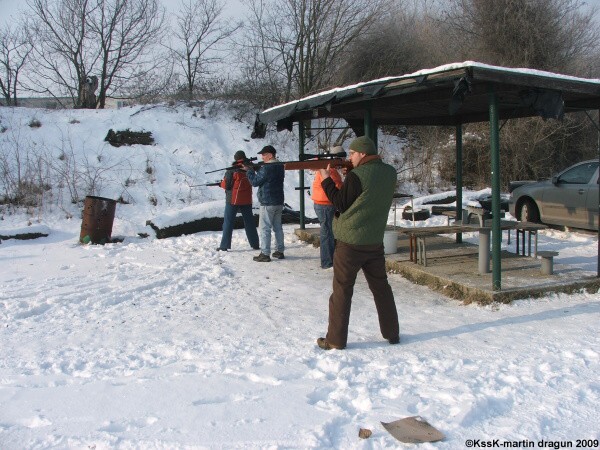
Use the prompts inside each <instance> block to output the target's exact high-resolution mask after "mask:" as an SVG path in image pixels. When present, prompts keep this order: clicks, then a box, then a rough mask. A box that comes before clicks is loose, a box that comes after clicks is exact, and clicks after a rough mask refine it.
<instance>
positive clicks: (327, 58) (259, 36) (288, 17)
mask: <svg viewBox="0 0 600 450" xmlns="http://www.w3.org/2000/svg"><path fill="white" fill-rule="evenodd" d="M245 1H246V4H247V5H248V6H249V7H250V10H251V18H250V21H249V22H250V23H249V26H248V28H247V32H246V34H245V36H244V45H245V47H246V51H247V52H248V53H249V54H252V55H254V56H256V57H257V58H258V60H257V69H258V71H256V70H255V71H254V72H255V73H256V72H258V73H257V75H259V76H260V77H261V78H262V79H263V80H266V83H262V84H269V85H273V86H282V88H283V92H282V93H281V95H282V97H283V98H281V99H280V100H282V101H288V100H290V99H292V98H295V97H298V96H304V95H307V94H309V93H312V92H315V91H318V90H320V89H323V88H326V87H329V86H331V84H332V83H333V80H334V76H335V74H336V70H337V68H338V67H339V65H340V62H341V60H342V59H343V58H344V57H346V56H347V55H346V54H345V51H346V50H347V49H348V46H349V45H350V44H351V43H352V42H353V41H354V40H355V39H357V38H358V37H359V36H360V35H361V34H362V33H364V32H366V31H367V30H368V29H369V27H370V26H371V25H372V24H373V23H374V22H375V19H376V17H378V15H380V14H386V11H387V5H388V3H389V2H387V1H386V0H245ZM253 63H254V61H253Z"/></svg>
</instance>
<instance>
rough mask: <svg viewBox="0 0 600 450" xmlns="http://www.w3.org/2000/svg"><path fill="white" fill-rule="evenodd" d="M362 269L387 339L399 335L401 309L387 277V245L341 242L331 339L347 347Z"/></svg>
mask: <svg viewBox="0 0 600 450" xmlns="http://www.w3.org/2000/svg"><path fill="white" fill-rule="evenodd" d="M360 269H362V271H363V273H364V274H365V278H366V280H367V283H368V285H369V289H370V290H371V292H372V293H373V300H375V307H376V309H377V315H378V316H379V329H380V330H381V335H382V336H383V337H384V339H393V338H395V337H396V336H398V335H399V332H400V327H399V325H398V312H397V310H396V303H395V302H394V294H393V293H392V288H391V286H390V284H389V283H388V280H387V273H386V271H385V256H384V253H383V244H376V245H350V244H346V243H344V242H340V241H337V242H336V246H335V253H334V255H333V293H332V294H331V296H330V297H329V327H328V329H327V341H328V342H330V343H331V344H333V345H336V346H339V347H345V346H346V343H347V341H348V323H349V321H350V307H351V306H352V295H353V293H354V283H355V282H356V274H357V273H358V271H359V270H360Z"/></svg>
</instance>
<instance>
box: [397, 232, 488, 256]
mask: <svg viewBox="0 0 600 450" xmlns="http://www.w3.org/2000/svg"><path fill="white" fill-rule="evenodd" d="M397 230H398V232H399V233H404V234H407V235H408V237H409V249H410V260H411V261H412V262H415V263H417V264H421V265H423V266H427V242H426V239H427V237H428V236H436V235H438V234H455V233H465V232H474V231H477V228H476V227H474V226H472V225H456V224H455V225H447V226H444V225H440V226H435V227H399V228H397ZM413 249H414V253H413Z"/></svg>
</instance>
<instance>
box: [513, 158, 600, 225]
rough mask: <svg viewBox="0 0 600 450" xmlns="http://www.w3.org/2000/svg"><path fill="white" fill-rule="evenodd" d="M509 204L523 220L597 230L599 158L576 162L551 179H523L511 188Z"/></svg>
mask: <svg viewBox="0 0 600 450" xmlns="http://www.w3.org/2000/svg"><path fill="white" fill-rule="evenodd" d="M517 183H518V182H517ZM508 207H509V211H510V213H511V214H512V216H513V217H515V218H516V219H517V220H521V221H524V222H541V223H545V224H548V225H560V226H566V227H573V228H582V229H586V230H597V229H598V160H590V161H584V162H581V163H579V164H575V165H573V166H571V167H569V168H568V169H565V170H563V171H562V172H560V173H559V174H558V175H556V176H554V177H552V179H550V180H546V181H538V182H525V184H522V185H521V186H519V187H517V188H515V189H514V190H513V191H512V193H511V197H510V200H509V205H508Z"/></svg>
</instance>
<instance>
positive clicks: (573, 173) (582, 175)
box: [558, 162, 598, 184]
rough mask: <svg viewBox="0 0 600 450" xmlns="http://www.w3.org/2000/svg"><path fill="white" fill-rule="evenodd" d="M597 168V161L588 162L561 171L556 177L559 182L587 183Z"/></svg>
mask: <svg viewBox="0 0 600 450" xmlns="http://www.w3.org/2000/svg"><path fill="white" fill-rule="evenodd" d="M597 169H598V163H597V162H589V163H585V164H580V165H578V166H575V167H573V168H572V169H570V170H567V171H566V172H565V173H563V174H562V175H561V176H560V178H559V179H558V180H559V181H560V182H561V183H570V184H587V183H589V182H590V180H591V179H592V176H594V173H596V170H597Z"/></svg>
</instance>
